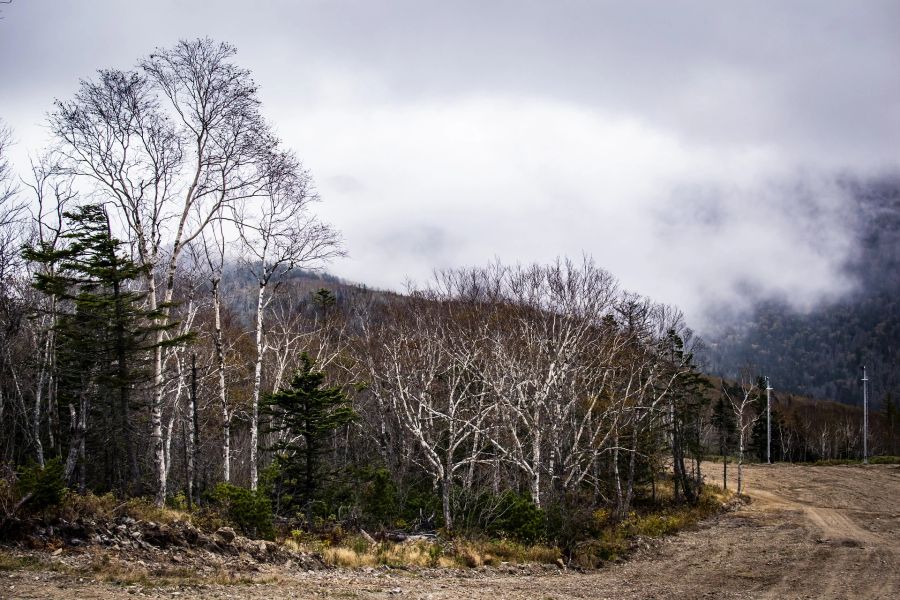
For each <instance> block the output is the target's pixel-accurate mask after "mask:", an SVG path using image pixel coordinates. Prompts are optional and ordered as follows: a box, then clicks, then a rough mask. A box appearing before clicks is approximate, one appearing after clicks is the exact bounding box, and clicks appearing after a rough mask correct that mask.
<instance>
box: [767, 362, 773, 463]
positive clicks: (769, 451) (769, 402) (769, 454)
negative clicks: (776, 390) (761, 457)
mask: <svg viewBox="0 0 900 600" xmlns="http://www.w3.org/2000/svg"><path fill="white" fill-rule="evenodd" d="M766 461H767V462H768V463H769V464H770V465H771V464H772V386H771V385H769V378H768V376H767V377H766Z"/></svg>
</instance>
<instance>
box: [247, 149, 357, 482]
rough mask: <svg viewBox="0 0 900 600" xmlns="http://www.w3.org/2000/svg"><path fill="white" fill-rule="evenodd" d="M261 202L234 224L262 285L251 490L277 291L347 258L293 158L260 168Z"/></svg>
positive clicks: (273, 159) (271, 158)
mask: <svg viewBox="0 0 900 600" xmlns="http://www.w3.org/2000/svg"><path fill="white" fill-rule="evenodd" d="M260 172H261V174H260V180H261V182H262V186H261V190H262V194H263V195H262V196H261V197H260V198H254V199H253V201H252V202H250V201H246V200H244V201H240V202H237V203H236V204H235V206H234V212H233V214H234V217H233V221H234V224H235V226H236V227H237V231H238V234H239V236H240V240H241V246H242V262H243V265H244V267H245V269H246V270H247V271H248V272H250V273H251V274H252V275H253V277H254V280H255V281H256V284H257V285H258V288H257V294H256V314H255V321H254V323H255V327H254V329H255V343H256V359H255V362H254V368H253V392H252V397H251V407H250V411H251V413H250V488H251V489H253V490H255V489H256V487H257V485H258V483H259V472H258V469H259V461H258V451H259V448H258V446H259V399H260V391H261V389H262V388H261V386H262V367H263V359H264V356H265V354H266V351H267V350H268V344H267V340H266V335H265V327H266V325H265V316H266V310H267V309H268V307H269V304H270V302H271V300H272V289H271V288H272V286H273V285H277V284H278V282H279V281H280V280H281V279H282V278H283V277H285V276H286V275H287V274H288V273H290V272H291V271H293V270H294V269H296V268H316V267H319V266H320V265H321V264H322V262H323V261H326V260H329V259H331V258H334V257H336V256H340V255H341V254H342V253H343V250H342V249H341V245H340V235H339V234H338V233H337V231H335V230H334V229H333V228H332V227H331V226H330V225H327V224H325V223H322V222H321V221H319V220H318V219H317V218H316V217H315V216H314V215H313V214H312V213H311V212H310V205H311V204H312V203H314V202H315V201H317V200H318V196H317V195H316V193H315V192H314V190H313V187H312V178H311V177H310V175H309V172H308V171H306V170H305V169H304V168H303V167H302V165H301V164H300V162H299V161H298V160H297V159H296V157H294V155H293V154H291V153H289V152H272V153H270V154H269V155H268V156H266V158H265V160H263V161H262V162H261V164H260Z"/></svg>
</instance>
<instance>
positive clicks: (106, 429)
mask: <svg viewBox="0 0 900 600" xmlns="http://www.w3.org/2000/svg"><path fill="white" fill-rule="evenodd" d="M63 216H64V217H65V218H66V220H67V222H68V228H69V229H68V233H67V234H66V235H65V236H64V237H65V238H66V239H68V240H69V242H70V243H69V245H68V246H67V247H65V248H63V249H58V250H55V249H52V248H49V247H46V246H37V247H32V248H26V249H25V250H24V252H23V255H24V256H25V258H26V259H28V260H31V261H34V262H37V263H43V264H45V265H48V266H49V265H51V264H52V265H53V267H54V268H52V269H51V268H46V269H42V270H41V271H40V272H39V273H38V274H37V275H35V279H34V283H33V285H34V287H35V288H36V289H38V290H40V291H42V292H44V293H45V294H48V295H52V296H54V297H55V298H56V299H57V301H58V302H59V305H60V306H61V310H60V314H59V315H58V318H57V321H56V324H55V327H54V329H55V332H56V340H57V342H56V371H57V374H56V375H57V378H58V381H59V394H58V402H59V404H60V406H61V407H64V408H66V409H67V411H68V413H69V416H70V431H69V440H68V442H69V450H68V456H67V458H66V463H65V465H66V468H65V475H66V478H67V480H69V481H71V480H72V477H73V474H74V471H75V468H76V466H77V467H78V485H79V488H80V489H81V490H84V488H85V486H86V477H87V462H86V460H85V457H86V454H87V452H86V445H87V444H88V443H89V440H88V438H89V437H90V434H91V430H92V428H91V427H90V423H91V422H92V421H93V420H95V419H96V420H98V421H99V425H100V427H99V431H100V433H99V434H98V436H97V439H95V440H93V441H94V445H95V446H96V448H97V452H92V453H91V455H92V456H96V457H98V459H99V460H92V461H91V464H92V467H93V469H94V470H95V471H97V473H96V474H97V479H98V482H97V483H98V485H99V487H101V488H109V487H116V488H118V489H119V490H120V491H123V492H124V491H126V490H127V488H128V487H129V484H128V482H131V483H132V484H133V483H135V482H136V481H137V480H138V479H139V477H138V459H137V447H136V443H135V441H134V440H133V439H132V434H133V431H132V427H131V424H130V421H131V419H130V416H131V414H132V411H133V410H134V408H135V407H134V406H132V390H133V388H134V387H135V386H136V385H138V384H139V383H141V382H143V381H145V380H146V379H147V375H146V369H145V367H146V365H147V360H148V353H149V350H151V349H152V348H153V347H154V345H153V341H152V340H153V336H152V333H153V332H154V331H155V326H154V325H153V322H154V320H155V317H156V316H157V313H156V312H153V311H149V310H147V309H146V308H145V307H144V304H145V303H144V299H145V296H146V294H145V292H143V291H141V290H139V289H136V288H135V286H134V282H135V280H138V279H140V278H142V277H144V275H145V267H141V266H138V265H137V264H136V263H135V262H134V261H132V260H130V259H129V258H128V257H127V255H125V254H124V253H123V252H122V251H121V245H122V243H121V242H120V241H119V240H117V239H116V238H114V237H113V236H112V233H111V227H110V222H109V217H108V215H107V213H106V211H105V209H104V208H103V206H102V205H99V204H89V205H85V206H81V207H79V208H78V209H77V210H75V211H73V212H66V213H64V215H63ZM180 341H183V340H181V339H174V340H172V341H171V342H170V343H178V342H180ZM127 491H134V490H133V489H132V490H127Z"/></svg>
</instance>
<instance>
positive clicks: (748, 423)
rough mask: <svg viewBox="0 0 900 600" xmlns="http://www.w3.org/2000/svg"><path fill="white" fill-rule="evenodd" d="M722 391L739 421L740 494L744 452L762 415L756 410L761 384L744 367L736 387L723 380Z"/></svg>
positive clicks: (738, 476)
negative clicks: (755, 405) (754, 426)
mask: <svg viewBox="0 0 900 600" xmlns="http://www.w3.org/2000/svg"><path fill="white" fill-rule="evenodd" d="M722 393H723V394H724V395H725V398H726V399H727V400H728V403H729V404H730V405H731V409H732V411H734V416H735V419H736V421H737V430H738V464H737V468H738V471H737V493H738V494H740V493H742V491H743V482H744V478H743V476H744V470H743V469H744V452H745V450H746V448H747V442H748V441H749V439H750V432H751V431H753V425H754V423H756V421H757V419H759V416H760V415H759V414H757V413H756V412H755V410H754V404H755V402H756V396H757V394H758V393H759V386H758V383H757V381H756V378H755V377H754V376H753V375H752V374H751V372H750V370H749V369H744V370H742V371H741V376H740V381H739V382H737V385H735V386H734V387H731V386H728V385H727V384H725V383H724V382H723V384H722Z"/></svg>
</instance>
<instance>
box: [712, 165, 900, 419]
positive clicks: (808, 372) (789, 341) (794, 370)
mask: <svg viewBox="0 0 900 600" xmlns="http://www.w3.org/2000/svg"><path fill="white" fill-rule="evenodd" d="M845 188H846V190H847V195H848V196H849V197H850V198H852V199H853V200H854V202H855V206H854V211H853V214H854V215H856V217H857V218H856V221H857V222H856V226H857V231H856V236H855V242H856V251H855V252H854V253H853V254H852V256H851V258H850V259H849V260H848V262H847V264H846V265H844V267H845V272H846V276H847V277H848V278H850V279H852V280H853V281H854V283H855V284H856V289H855V290H854V292H853V293H852V294H850V295H849V296H847V297H844V298H840V299H837V300H834V301H831V302H828V303H824V304H822V305H820V306H817V307H814V308H813V309H812V310H810V311H807V312H798V311H796V310H794V309H792V308H791V307H790V306H789V305H788V303H785V302H780V301H766V302H761V303H759V304H758V305H757V306H755V307H754V309H753V311H752V314H751V315H749V316H748V317H744V318H740V319H737V320H736V319H734V318H726V319H724V322H726V323H728V325H727V327H724V328H722V331H721V332H720V333H718V334H717V335H715V336H713V337H712V338H710V340H709V341H710V348H709V352H708V353H707V356H705V357H704V359H705V362H708V363H709V364H710V365H713V367H714V369H715V371H716V372H717V374H720V375H725V376H727V377H733V376H734V375H735V374H736V373H737V372H738V371H739V370H740V368H741V367H742V366H743V365H746V364H753V365H756V366H757V368H759V369H760V370H762V371H764V372H765V373H766V374H768V375H769V376H770V377H771V379H772V381H775V382H777V383H776V385H777V387H779V388H781V389H782V390H787V391H790V392H792V393H795V394H802V395H806V396H812V397H816V398H831V399H834V400H837V401H839V402H843V403H846V404H853V405H858V406H859V405H861V404H862V384H861V383H860V379H861V378H862V371H861V367H862V366H863V365H865V366H866V367H867V375H868V377H869V380H870V381H869V392H870V401H871V402H872V403H873V404H874V405H876V406H881V405H883V404H884V403H886V402H887V401H888V400H891V401H892V402H894V403H896V402H897V401H898V398H900V343H898V339H900V303H898V298H900V181H898V180H897V179H896V178H895V177H894V178H885V179H881V180H874V181H863V182H847V183H846V184H845Z"/></svg>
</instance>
